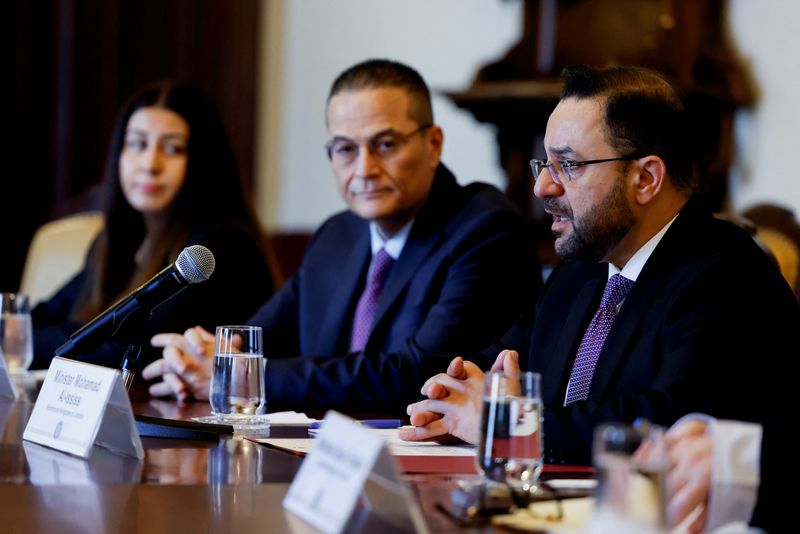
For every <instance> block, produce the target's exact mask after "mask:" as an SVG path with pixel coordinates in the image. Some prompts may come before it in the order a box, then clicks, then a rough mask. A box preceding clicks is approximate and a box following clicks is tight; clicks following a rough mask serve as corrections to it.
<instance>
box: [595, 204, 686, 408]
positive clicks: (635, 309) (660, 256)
mask: <svg viewBox="0 0 800 534" xmlns="http://www.w3.org/2000/svg"><path fill="white" fill-rule="evenodd" d="M698 210H699V207H698V201H697V200H696V199H695V198H694V197H693V198H692V199H690V200H689V202H687V204H686V205H685V206H684V207H683V209H682V210H681V213H680V215H679V216H678V218H677V219H676V220H675V222H674V223H673V224H672V226H670V228H669V230H667V233H666V234H664V237H663V238H662V239H661V241H660V242H659V244H658V246H656V248H655V250H653V253H652V254H651V256H650V257H649V258H648V260H647V263H645V266H644V268H643V269H642V272H641V273H640V274H639V277H638V279H637V280H636V283H635V284H634V286H633V288H632V289H631V292H630V293H629V294H628V296H627V297H626V298H625V301H624V303H623V304H622V308H620V311H619V315H618V316H617V318H616V319H615V320H614V324H613V325H612V326H611V330H610V331H609V333H608V337H606V341H605V343H604V344H603V350H602V351H601V352H600V357H599V358H598V360H597V366H596V367H595V370H594V374H593V375H592V383H591V385H590V386H589V399H592V400H598V399H602V398H604V397H605V393H606V390H607V389H608V387H609V384H610V382H611V377H612V376H614V374H615V372H616V371H617V369H618V368H619V367H620V366H624V365H636V363H635V362H626V361H623V356H624V355H625V353H626V349H627V347H628V346H629V345H630V344H631V343H632V342H633V334H634V331H635V329H636V328H637V327H638V326H639V324H640V323H641V321H642V318H643V317H644V312H645V311H646V310H647V309H649V308H650V306H651V305H652V303H653V302H654V301H655V298H656V297H657V296H658V294H659V291H660V290H661V288H662V287H663V286H664V284H666V283H667V281H668V280H669V277H670V274H671V272H672V271H673V270H674V268H675V262H676V261H681V260H678V259H677V258H681V257H682V254H681V250H683V249H685V248H686V247H688V246H689V241H688V240H687V237H686V236H687V233H688V234H689V235H691V233H692V232H693V229H692V221H694V220H695V219H696V218H697V215H696V214H697V213H698Z"/></svg>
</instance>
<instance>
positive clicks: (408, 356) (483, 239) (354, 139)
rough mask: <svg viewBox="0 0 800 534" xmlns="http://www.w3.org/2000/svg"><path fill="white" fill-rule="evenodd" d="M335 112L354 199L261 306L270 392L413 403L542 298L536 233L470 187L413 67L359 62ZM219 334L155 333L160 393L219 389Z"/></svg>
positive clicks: (316, 400) (504, 205)
mask: <svg viewBox="0 0 800 534" xmlns="http://www.w3.org/2000/svg"><path fill="white" fill-rule="evenodd" d="M327 126H328V133H329V141H328V142H327V143H326V145H325V150H326V152H327V155H328V158H329V159H330V162H331V167H332V169H333V173H334V175H335V176H336V184H337V187H338V190H339V193H340V194H341V196H342V198H344V200H345V201H346V202H347V204H348V206H349V208H350V209H349V211H347V212H344V213H340V214H338V215H335V216H333V217H332V218H330V219H329V220H328V221H326V222H325V223H324V224H323V225H322V226H321V227H320V228H319V230H318V231H317V232H316V234H315V235H314V237H313V238H312V240H311V242H310V244H309V247H308V249H307V251H306V254H305V256H304V258H303V262H302V265H301V267H300V269H299V271H298V272H297V273H296V274H295V275H294V276H293V277H292V278H291V279H290V280H289V281H288V282H287V283H286V284H285V285H284V287H282V288H281V289H280V291H278V292H277V293H276V294H275V295H274V296H273V298H272V299H270V300H269V301H268V302H267V303H266V304H265V305H264V306H263V307H262V308H261V309H260V310H259V311H258V312H257V313H256V314H255V315H254V316H253V317H252V318H251V319H250V320H249V324H253V325H260V326H262V327H263V329H264V332H263V335H264V348H265V356H267V357H268V359H269V360H268V365H267V394H268V399H269V401H270V402H271V403H276V404H289V405H295V406H323V407H340V408H341V407H350V408H357V409H360V410H362V411H363V410H387V409H390V410H398V411H399V410H403V409H404V408H405V405H406V404H407V403H408V402H410V401H412V400H414V399H415V398H417V397H418V395H419V387H420V385H421V383H422V379H423V378H424V377H426V376H428V375H429V374H431V373H432V372H435V371H436V370H438V369H440V368H441V367H442V365H443V363H442V362H444V364H446V362H447V361H448V360H449V358H450V355H452V354H454V353H461V352H465V351H468V352H473V351H476V350H478V349H480V348H483V347H485V346H487V345H488V344H489V343H491V342H492V340H493V339H495V338H496V337H497V336H498V335H500V334H501V333H502V332H503V331H505V330H506V329H507V328H508V327H510V326H511V324H512V323H513V321H514V319H515V318H516V316H517V315H518V314H519V313H520V312H521V311H522V309H523V308H524V306H525V305H526V303H527V302H529V301H530V300H531V299H532V298H534V296H535V292H537V291H538V290H539V287H540V285H541V280H540V269H539V266H538V262H537V261H536V257H535V252H534V243H533V241H532V239H530V238H529V237H528V236H527V232H526V229H525V223H524V221H523V219H522V217H521V216H520V214H519V213H517V212H516V211H515V209H514V208H513V207H512V205H511V204H510V202H509V201H508V200H507V199H506V198H505V197H504V195H503V194H502V193H501V192H500V191H498V190H497V189H496V188H494V187H492V186H489V185H486V184H477V183H475V184H471V185H468V186H465V187H462V186H460V185H458V184H457V183H456V180H455V177H454V176H453V174H452V173H451V172H450V171H449V170H448V169H447V168H446V167H445V166H444V165H443V164H442V163H441V162H440V157H441V152H442V143H443V134H442V130H441V128H440V127H439V126H437V125H436V124H435V123H434V122H433V115H432V110H431V102H430V94H429V90H428V88H427V86H426V84H425V82H424V81H423V80H422V78H421V77H420V75H419V74H418V73H417V72H416V71H414V70H413V69H411V68H409V67H407V66H405V65H401V64H399V63H395V62H392V61H385V60H372V61H367V62H364V63H361V64H358V65H355V66H353V67H351V68H350V69H348V70H346V71H345V72H343V73H342V74H341V75H340V76H339V77H338V78H337V79H336V81H335V82H334V83H333V86H332V88H331V91H330V95H329V97H328V109H327ZM232 297H233V298H235V296H232ZM212 343H213V336H212V335H211V334H210V333H208V332H205V331H203V330H201V329H197V328H196V329H191V330H189V331H187V332H186V333H185V334H184V335H178V334H163V335H159V336H155V337H154V338H153V344H154V345H157V346H163V347H165V350H164V353H163V354H164V358H163V359H162V360H159V361H157V362H155V363H153V364H152V365H150V366H149V367H147V368H146V369H145V370H144V373H143V375H144V376H145V378H154V377H157V376H162V375H163V377H164V382H162V383H159V384H156V385H154V386H152V388H151V393H153V394H156V395H164V394H172V393H177V394H178V395H179V396H186V395H188V394H192V395H194V396H195V397H198V398H208V382H209V371H210V367H211V362H210V358H211V355H212V353H213V350H212ZM441 358H445V359H444V360H442V359H441ZM274 405H275V404H273V406H274Z"/></svg>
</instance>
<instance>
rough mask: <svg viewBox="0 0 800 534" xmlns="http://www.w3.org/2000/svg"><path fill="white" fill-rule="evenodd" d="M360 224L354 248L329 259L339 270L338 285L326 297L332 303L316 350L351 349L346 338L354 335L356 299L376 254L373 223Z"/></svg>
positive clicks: (333, 267)
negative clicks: (342, 255)
mask: <svg viewBox="0 0 800 534" xmlns="http://www.w3.org/2000/svg"><path fill="white" fill-rule="evenodd" d="M360 226H361V228H360V229H359V232H358V235H357V237H356V239H355V243H354V244H353V245H352V246H349V247H347V250H349V251H350V252H349V253H348V254H347V255H346V256H345V257H344V258H342V259H341V260H336V259H334V258H331V262H330V263H329V268H330V269H332V270H333V269H336V274H335V275H334V276H332V278H331V280H333V282H332V283H333V284H335V285H334V286H333V287H332V288H331V296H330V298H329V299H326V301H327V302H329V303H331V305H329V306H328V309H327V310H326V311H325V314H324V316H323V318H322V322H321V324H320V329H319V335H318V336H317V352H315V354H336V353H338V352H337V351H340V350H343V351H344V352H347V347H345V346H344V341H343V340H344V339H350V326H351V325H352V320H353V314H354V313H355V307H356V302H358V299H359V297H360V296H361V290H362V289H363V286H364V280H365V278H366V272H367V268H368V267H369V263H370V260H371V257H372V254H371V247H370V242H369V225H368V223H366V222H364V223H363V224H361V225H360ZM340 303H341V304H340ZM345 303H347V304H345Z"/></svg>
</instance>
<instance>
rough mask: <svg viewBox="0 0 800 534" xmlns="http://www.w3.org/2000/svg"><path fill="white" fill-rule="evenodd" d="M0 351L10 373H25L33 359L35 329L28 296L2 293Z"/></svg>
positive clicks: (0, 295) (0, 305) (0, 294)
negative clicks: (32, 323) (33, 328)
mask: <svg viewBox="0 0 800 534" xmlns="http://www.w3.org/2000/svg"><path fill="white" fill-rule="evenodd" d="M0 312H2V313H0V349H1V350H0V352H1V353H2V354H3V355H5V359H6V365H7V367H8V372H9V374H16V373H24V372H25V371H27V370H28V367H30V365H31V362H32V361H33V330H32V326H31V310H30V306H29V304H28V296H27V295H26V294H24V293H0Z"/></svg>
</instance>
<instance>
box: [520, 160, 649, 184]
mask: <svg viewBox="0 0 800 534" xmlns="http://www.w3.org/2000/svg"><path fill="white" fill-rule="evenodd" d="M635 159H638V158H634V157H632V156H621V157H618V158H606V159H590V160H586V161H572V160H570V159H565V160H561V161H559V160H555V161H550V162H547V161H542V160H539V159H532V160H531V172H532V173H533V181H534V182H535V181H536V180H538V179H539V177H540V176H541V175H542V172H544V170H545V169H548V170H549V171H550V178H551V179H552V180H553V183H556V184H558V185H562V184H563V183H564V182H571V181H572V180H573V179H574V176H573V172H574V171H575V169H577V168H578V167H583V166H584V165H592V164H594V163H606V162H608V161H633V160H635Z"/></svg>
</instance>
